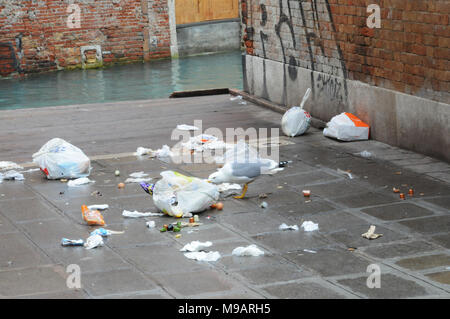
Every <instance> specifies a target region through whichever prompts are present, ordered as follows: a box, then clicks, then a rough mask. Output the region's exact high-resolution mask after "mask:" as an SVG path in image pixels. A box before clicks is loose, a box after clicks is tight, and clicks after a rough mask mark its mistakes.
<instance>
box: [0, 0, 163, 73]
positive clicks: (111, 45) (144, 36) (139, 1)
mask: <svg viewBox="0 0 450 319" xmlns="http://www.w3.org/2000/svg"><path fill="white" fill-rule="evenodd" d="M70 4H76V5H78V6H79V8H80V9H81V16H80V17H81V21H80V22H81V25H80V28H69V26H68V25H67V20H68V17H69V15H70V14H71V13H68V12H67V9H68V7H69V5H70ZM168 28H169V25H168V18H167V0H21V1H17V0H0V70H1V72H0V75H1V76H8V75H11V72H13V75H14V74H26V73H33V72H41V71H49V70H56V69H59V68H73V67H80V65H81V52H80V47H82V46H86V45H100V46H101V49H102V51H103V62H104V63H105V64H109V63H117V62H129V61H139V60H142V59H144V58H162V57H168V56H170V52H169V51H170V40H168V39H167V37H168V36H169V32H168V31H167V30H168ZM11 50H12V51H13V54H12V57H11V54H10V53H11V52H10V51H11ZM8 57H9V58H8ZM11 59H13V60H14V61H11Z"/></svg>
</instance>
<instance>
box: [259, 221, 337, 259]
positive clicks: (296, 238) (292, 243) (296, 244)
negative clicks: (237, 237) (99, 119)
mask: <svg viewBox="0 0 450 319" xmlns="http://www.w3.org/2000/svg"><path fill="white" fill-rule="evenodd" d="M280 225H281V223H280ZM252 238H253V240H255V241H256V242H257V243H260V244H262V245H265V246H267V247H269V248H271V249H273V250H275V251H277V252H288V251H297V250H303V249H315V248H317V247H323V246H325V245H328V244H329V242H328V241H327V240H326V239H325V238H324V237H323V236H321V235H319V234H316V233H315V232H312V233H306V232H304V231H302V230H298V231H291V230H286V231H278V232H274V233H265V234H260V235H255V236H252Z"/></svg>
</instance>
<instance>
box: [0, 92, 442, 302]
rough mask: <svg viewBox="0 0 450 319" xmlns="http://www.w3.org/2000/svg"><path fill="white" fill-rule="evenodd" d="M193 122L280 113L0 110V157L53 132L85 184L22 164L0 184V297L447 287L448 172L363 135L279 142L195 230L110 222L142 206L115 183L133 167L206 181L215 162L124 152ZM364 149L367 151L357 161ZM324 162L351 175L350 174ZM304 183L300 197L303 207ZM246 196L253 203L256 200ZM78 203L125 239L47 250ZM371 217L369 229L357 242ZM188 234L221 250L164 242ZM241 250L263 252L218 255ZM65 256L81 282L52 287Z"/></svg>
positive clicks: (266, 123)
mask: <svg viewBox="0 0 450 319" xmlns="http://www.w3.org/2000/svg"><path fill="white" fill-rule="evenodd" d="M195 119H201V120H203V129H206V128H208V127H213V126H214V127H219V128H221V129H225V128H227V127H234V128H236V127H243V128H248V127H256V128H260V127H267V128H270V127H279V123H280V119H281V115H280V114H278V113H275V112H273V111H270V110H267V109H264V108H261V107H259V106H255V105H253V104H251V103H249V104H248V105H239V104H238V102H232V101H230V100H229V96H228V95H222V96H210V97H201V98H186V99H176V100H152V101H136V102H123V103H116V104H111V103H110V104H97V105H81V106H71V107H60V108H42V109H33V110H16V111H2V112H0V122H1V126H0V160H2V161H4V160H11V161H15V162H18V163H26V162H30V161H31V155H32V154H33V153H34V152H36V151H37V150H38V149H39V148H40V147H41V146H42V145H43V144H44V143H45V142H47V141H48V140H49V139H50V138H53V137H61V138H64V139H66V140H68V141H70V142H71V143H73V144H75V145H77V146H78V147H80V148H81V149H83V150H84V151H85V152H86V154H87V155H89V156H90V157H91V158H92V159H93V161H92V166H93V171H92V174H91V176H90V178H91V179H93V180H95V181H96V182H95V184H92V185H88V186H83V187H80V188H71V189H69V188H68V187H67V185H66V184H65V183H62V182H60V181H47V180H45V179H44V178H43V176H42V174H41V173H40V172H32V173H26V174H25V177H26V180H25V181H24V182H18V181H15V182H9V181H4V182H3V183H2V184H0V297H2V298H12V297H13V298H220V299H226V298H448V297H449V296H450V254H449V249H450V233H449V229H450V214H449V211H450V185H449V176H450V166H449V165H448V164H447V163H443V162H439V161H437V160H435V159H432V158H428V157H425V156H423V155H420V154H416V153H412V152H408V151H405V150H401V149H398V148H394V147H391V146H388V145H386V144H382V143H378V142H375V141H364V142H352V143H340V142H337V141H334V140H331V139H328V138H325V137H323V135H322V132H321V131H319V130H317V129H310V131H309V132H308V133H307V134H306V135H304V136H302V137H297V138H293V139H287V138H282V139H281V141H282V146H281V147H280V157H281V158H280V160H291V161H293V162H292V163H291V164H290V165H289V166H288V167H287V168H286V169H285V170H284V171H282V172H280V173H278V174H276V175H273V176H264V177H262V178H260V179H258V180H257V181H255V182H254V183H252V184H251V185H250V187H249V192H248V196H247V198H246V199H244V200H235V199H233V198H232V197H231V198H226V199H225V200H224V201H223V202H224V205H225V206H224V210H223V211H216V210H209V211H206V212H204V213H201V214H200V219H201V222H202V223H204V224H203V225H202V226H201V227H200V228H199V229H198V230H195V231H194V232H192V233H189V232H188V230H186V229H184V230H182V232H181V235H182V236H181V237H180V238H175V234H174V233H160V232H159V231H158V229H159V228H158V227H160V226H161V225H162V224H166V223H169V222H172V221H174V220H173V219H172V218H169V217H153V218H145V219H138V220H135V219H125V218H123V217H122V216H121V213H122V211H123V210H124V209H126V210H132V211H133V210H138V211H152V212H156V208H155V207H154V205H153V201H152V199H151V197H150V196H149V195H147V194H145V193H144V192H143V191H142V190H141V189H140V187H139V185H137V184H129V185H127V187H126V188H125V189H123V190H120V189H118V188H117V183H118V182H121V181H123V180H124V178H126V177H127V176H128V174H130V173H132V172H136V171H145V172H148V173H150V175H151V176H152V177H154V178H157V177H158V176H159V173H160V172H161V171H163V170H167V169H174V170H177V171H179V172H181V173H184V174H188V175H192V176H198V177H206V176H208V175H209V174H210V173H211V172H213V171H215V169H216V166H214V165H208V164H204V165H198V164H195V165H194V164H192V165H190V164H184V165H175V164H172V163H165V162H162V161H159V160H157V159H148V158H146V157H144V158H137V157H135V156H132V155H131V154H130V153H132V152H134V151H135V150H136V148H137V147H138V146H146V147H151V148H154V149H157V148H159V147H161V146H162V145H163V144H169V145H174V144H175V142H174V141H171V140H170V135H171V133H172V130H173V129H174V128H175V126H176V125H177V124H193V121H194V120H195ZM365 150H367V151H370V152H371V153H372V156H371V157H370V158H363V157H361V156H359V155H358V154H357V153H359V152H361V151H365ZM127 153H128V154H127ZM25 166H26V167H31V165H25ZM116 169H119V170H120V171H121V176H120V177H115V176H114V171H115V170H116ZM338 169H339V170H344V171H346V170H351V174H352V175H353V179H349V177H348V176H347V175H345V174H342V173H341V172H340V171H338ZM393 187H399V188H401V189H402V191H403V192H406V193H407V190H408V189H409V188H410V187H413V188H414V190H415V195H414V197H412V198H411V197H409V196H406V197H407V198H406V200H404V201H402V200H400V199H399V196H398V194H394V193H393V191H392V188H393ZM304 189H309V190H311V191H312V196H311V198H310V200H305V198H304V197H303V195H302V190H304ZM94 191H99V192H100V194H101V196H100V195H92V194H93V192H94ZM261 193H266V194H268V197H267V198H265V199H260V198H259V196H258V195H259V194H261ZM262 201H266V202H267V203H268V208H267V209H263V208H261V207H260V203H261V202H262ZM82 204H89V205H90V204H109V205H110V209H109V210H107V211H106V212H105V213H104V214H103V215H104V217H105V220H106V222H107V224H108V226H107V228H108V229H112V230H124V231H125V233H124V234H122V235H113V236H111V237H109V238H108V239H106V241H105V243H106V246H104V247H101V248H97V249H94V250H85V249H84V248H80V247H77V248H75V247H61V245H60V241H61V238H62V237H67V238H73V239H78V238H87V236H88V234H89V232H90V231H92V228H91V227H88V226H86V225H85V224H84V223H83V221H82V218H81V211H80V207H81V205H82ZM208 216H209V217H210V218H207V217H208ZM147 220H154V221H156V223H157V226H158V227H157V229H153V230H150V229H148V228H146V225H145V221H147ZM304 220H311V221H314V222H316V223H318V224H319V230H318V231H315V232H312V233H306V232H304V231H303V230H299V231H296V232H294V231H279V230H278V226H279V225H280V224H282V223H287V224H289V225H293V224H297V225H300V224H301V223H302V221H304ZM370 225H376V226H377V230H376V232H377V233H381V234H383V237H381V238H379V239H376V240H367V239H364V238H362V237H361V234H362V233H364V232H366V231H367V230H368V228H369V226H370ZM193 240H200V241H207V240H209V241H212V242H213V246H212V249H213V250H216V251H219V252H220V253H221V255H222V258H221V259H219V260H218V261H217V262H210V263H204V262H195V261H191V260H188V259H187V258H186V257H184V256H183V254H182V253H181V252H180V251H179V249H180V248H181V247H182V246H183V245H184V244H186V243H188V242H191V241H193ZM253 243H254V244H256V245H258V246H259V247H260V248H262V249H263V250H264V251H265V253H266V254H265V255H264V256H262V257H233V256H231V252H232V250H233V249H234V248H235V247H238V246H244V245H245V246H246V245H249V244H253ZM348 248H356V250H354V251H351V250H349V249H348ZM305 249H306V250H307V251H305ZM70 264H77V265H79V266H80V267H81V282H82V289H79V290H71V289H68V288H67V286H66V278H67V276H68V273H66V267H67V266H68V265H70ZM371 264H377V265H379V266H380V268H381V288H379V289H376V288H375V289H369V288H367V285H366V280H367V277H368V276H369V275H370V274H369V273H368V272H367V267H368V266H369V265H371Z"/></svg>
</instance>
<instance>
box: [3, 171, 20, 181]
mask: <svg viewBox="0 0 450 319" xmlns="http://www.w3.org/2000/svg"><path fill="white" fill-rule="evenodd" d="M2 180H11V181H23V180H25V177H23V174H21V173H19V172H17V171H14V170H12V171H7V172H5V173H3V174H2V173H0V183H1V182H2Z"/></svg>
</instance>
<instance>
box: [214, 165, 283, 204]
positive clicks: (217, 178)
mask: <svg viewBox="0 0 450 319" xmlns="http://www.w3.org/2000/svg"><path fill="white" fill-rule="evenodd" d="M287 163H288V162H280V163H277V162H275V161H273V160H270V159H257V160H254V161H251V162H243V163H240V162H236V161H234V162H228V163H226V164H225V165H224V166H223V167H222V168H220V169H219V170H218V171H217V172H215V173H212V174H211V175H210V176H209V178H208V181H209V182H211V183H213V184H222V183H237V184H244V187H243V191H242V194H241V195H239V196H235V197H234V198H236V199H243V198H244V197H245V194H246V193H247V190H248V184H250V183H252V182H253V181H254V180H255V179H257V178H258V177H259V176H260V175H261V174H273V173H276V172H278V171H280V170H283V168H284V167H285V166H286V164H287Z"/></svg>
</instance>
